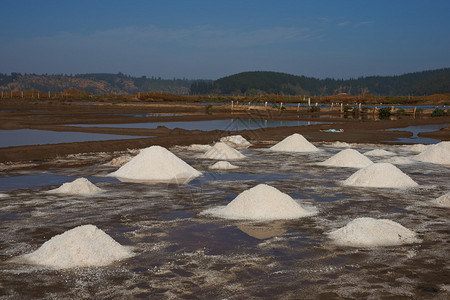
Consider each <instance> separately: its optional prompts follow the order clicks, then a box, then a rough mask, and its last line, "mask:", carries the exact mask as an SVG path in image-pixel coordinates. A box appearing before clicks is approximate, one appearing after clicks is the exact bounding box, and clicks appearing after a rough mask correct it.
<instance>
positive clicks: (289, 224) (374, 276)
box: [0, 144, 450, 299]
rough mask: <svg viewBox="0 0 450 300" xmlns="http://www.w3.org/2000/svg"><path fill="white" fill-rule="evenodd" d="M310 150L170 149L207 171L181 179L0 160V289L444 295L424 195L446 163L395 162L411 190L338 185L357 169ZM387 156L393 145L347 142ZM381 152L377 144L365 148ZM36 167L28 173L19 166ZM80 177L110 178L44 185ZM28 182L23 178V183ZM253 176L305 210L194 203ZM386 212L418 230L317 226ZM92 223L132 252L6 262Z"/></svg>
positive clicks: (445, 260)
mask: <svg viewBox="0 0 450 300" xmlns="http://www.w3.org/2000/svg"><path fill="white" fill-rule="evenodd" d="M318 146H319V147H320V149H322V150H323V151H322V152H320V153H314V154H288V153H275V152H269V151H267V150H264V149H261V150H245V151H244V154H245V155H247V156H248V158H247V159H244V160H239V161H233V164H235V165H237V166H239V167H240V168H239V169H236V170H227V171H218V172H210V170H209V169H208V167H209V166H210V165H212V164H213V163H214V162H215V161H213V160H204V159H200V158H199V157H200V155H201V153H197V152H190V151H187V150H183V149H180V148H176V149H175V148H174V149H171V150H172V151H173V152H174V153H175V154H176V155H177V156H179V157H180V158H182V159H183V160H185V161H187V162H188V163H189V164H191V165H192V166H193V167H195V168H196V169H198V170H200V171H202V172H204V176H202V177H199V178H197V179H195V180H193V181H191V182H190V183H189V184H187V185H171V184H155V185H145V184H137V183H122V182H118V181H117V180H114V179H111V178H109V177H105V176H106V174H108V173H109V172H111V171H113V170H115V168H111V167H105V166H101V165H95V166H90V167H83V168H74V169H53V170H49V171H47V172H45V173H39V172H37V171H33V172H32V171H27V172H25V171H21V172H17V171H16V172H10V173H6V174H2V178H1V179H2V180H8V179H7V178H10V179H9V180H11V181H12V182H14V181H20V182H21V183H20V184H18V185H16V186H14V187H13V188H5V185H4V184H3V185H2V184H1V182H2V181H1V180H0V194H4V195H6V196H5V197H0V220H1V222H0V241H1V242H0V278H1V279H0V297H2V296H5V297H11V298H39V297H45V298H92V297H94V296H95V297H96V298H121V299H123V298H133V297H134V298H156V299H166V298H194V299H195V298H200V299H224V298H229V299H243V298H272V299H273V298H286V299H299V298H304V299H320V298H323V299H330V298H350V299H361V298H374V299H379V298H389V297H391V298H396V299H397V298H436V297H439V298H440V299H445V298H448V297H449V296H450V282H449V278H450V263H449V253H450V238H449V233H450V232H449V228H450V220H449V218H448V213H449V211H448V209H445V208H439V207H434V206H431V205H429V204H428V201H429V200H431V199H435V198H437V197H439V196H441V195H443V194H444V193H446V192H447V189H448V178H449V175H450V169H449V168H448V167H444V166H439V165H433V164H425V163H415V164H412V165H405V166H399V167H400V168H401V169H402V170H403V171H404V172H405V173H406V174H408V175H409V176H411V177H412V178H413V179H414V180H415V181H416V182H418V183H419V184H420V187H419V188H414V189H408V190H396V189H373V188H351V187H344V186H341V185H340V184H339V181H341V180H345V179H346V178H347V177H348V176H350V175H351V174H353V173H354V172H355V171H356V169H344V168H326V167H321V166H317V165H316V164H315V163H317V162H321V161H324V160H325V159H327V158H329V157H330V156H332V155H334V154H335V153H337V152H338V151H340V150H341V149H339V148H334V147H331V145H330V144H320V145H318ZM353 146H355V147H354V148H356V149H358V150H359V151H360V152H362V153H364V152H366V151H368V150H373V149H374V148H378V147H380V148H384V149H385V150H389V151H393V152H395V153H396V154H397V155H398V156H411V155H413V154H415V153H411V152H409V151H406V150H405V148H404V147H400V146H385V145H382V146H381V145H367V144H366V145H353ZM371 159H372V160H374V161H382V160H383V159H385V158H382V157H380V158H371ZM23 176H33V178H34V180H30V181H27V180H22V179H23ZM76 177H87V178H89V179H90V180H91V181H93V182H94V183H95V184H96V185H97V186H99V187H101V188H103V189H105V190H107V192H106V193H104V194H100V195H97V196H90V197H82V196H63V195H52V194H47V193H45V191H47V190H50V189H52V188H55V187H58V186H59V185H60V184H61V183H62V182H63V181H64V180H67V181H72V180H73V178H76ZM27 182H29V184H28V185H27V184H26V183H27ZM258 183H266V184H269V185H272V186H274V187H276V188H278V189H279V190H281V191H282V192H285V193H288V194H289V195H291V196H292V197H293V198H294V199H297V200H298V201H299V203H301V204H302V205H310V206H315V207H317V208H318V210H319V213H318V215H316V216H313V217H308V218H303V219H298V220H290V221H274V222H252V221H230V220H223V219H216V218H212V217H209V216H204V215H201V214H200V213H201V212H202V211H203V210H205V209H208V208H211V207H215V206H219V205H226V204H228V203H229V202H230V201H231V200H232V199H234V198H235V197H236V196H237V195H238V194H239V193H240V192H242V191H244V190H246V189H248V188H250V187H253V186H255V185H256V184H258ZM363 216H369V217H375V218H387V219H392V220H394V221H396V222H399V223H400V224H402V225H404V226H405V227H407V228H409V229H411V230H413V231H416V232H417V233H418V234H419V237H420V238H422V239H423V242H422V243H420V244H413V245H403V246H398V247H381V248H373V249H370V248H366V249H364V248H350V247H340V246H335V245H333V244H332V243H331V242H330V241H329V240H328V239H327V238H326V235H325V234H324V233H326V232H329V231H331V230H333V229H336V228H339V227H342V226H344V225H345V224H346V223H347V222H349V221H350V220H352V219H354V218H357V217H363ZM84 224H94V225H96V226H98V227H99V228H101V229H102V230H104V231H105V232H106V233H108V234H109V235H111V236H112V237H113V238H114V239H116V240H117V241H118V242H119V243H121V244H123V245H127V246H131V247H133V249H134V250H133V251H134V253H135V254H136V255H135V256H134V257H133V258H131V259H127V260H125V261H122V262H118V263H115V264H113V265H110V266H108V267H102V268H80V269H73V270H66V271H58V270H51V269H48V268H44V267H37V266H29V265H21V264H17V263H11V262H9V261H8V260H9V259H10V258H12V257H15V256H18V255H21V254H24V253H29V252H31V251H34V250H36V249H37V248H38V247H40V246H41V245H42V243H44V242H45V241H47V240H48V239H50V238H51V237H52V236H54V235H56V234H60V233H63V232H64V231H66V230H68V229H71V228H73V227H76V226H79V225H84Z"/></svg>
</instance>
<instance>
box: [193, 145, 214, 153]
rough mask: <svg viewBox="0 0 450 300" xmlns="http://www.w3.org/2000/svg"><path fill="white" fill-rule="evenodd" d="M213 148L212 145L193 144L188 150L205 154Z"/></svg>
mask: <svg viewBox="0 0 450 300" xmlns="http://www.w3.org/2000/svg"><path fill="white" fill-rule="evenodd" d="M211 148H212V146H211V145H200V144H192V145H190V146H188V147H187V150H190V151H202V152H204V151H208V150H209V149H211Z"/></svg>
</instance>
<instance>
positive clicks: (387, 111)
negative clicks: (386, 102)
mask: <svg viewBox="0 0 450 300" xmlns="http://www.w3.org/2000/svg"><path fill="white" fill-rule="evenodd" d="M378 116H379V117H380V119H388V118H389V117H390V116H391V108H390V107H383V108H380V110H379V111H378Z"/></svg>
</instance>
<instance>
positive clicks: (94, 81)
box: [0, 73, 194, 95]
mask: <svg viewBox="0 0 450 300" xmlns="http://www.w3.org/2000/svg"><path fill="white" fill-rule="evenodd" d="M193 82H194V80H188V79H175V78H174V79H161V78H155V77H152V78H147V77H145V76H142V77H131V76H128V75H124V74H122V73H118V74H108V73H97V74H77V75H36V74H20V73H11V75H6V74H0V91H3V92H9V91H29V90H37V91H42V92H48V91H50V92H63V91H67V90H71V89H75V90H82V91H87V92H89V93H91V94H97V95H99V94H132V93H136V92H154V91H158V92H164V93H171V94H181V95H183V94H184V95H186V94H189V88H190V86H191V85H192V83H193Z"/></svg>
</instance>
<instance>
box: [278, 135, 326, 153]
mask: <svg viewBox="0 0 450 300" xmlns="http://www.w3.org/2000/svg"><path fill="white" fill-rule="evenodd" d="M269 149H270V150H272V151H282V152H316V151H320V150H319V149H318V148H317V147H316V146H314V145H313V144H311V143H310V142H308V140H307V139H305V138H304V137H303V136H302V135H301V134H298V133H294V134H292V135H290V136H288V137H286V138H285V139H284V140H282V141H281V142H279V143H278V144H276V145H274V146H272V147H270V148H269Z"/></svg>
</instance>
